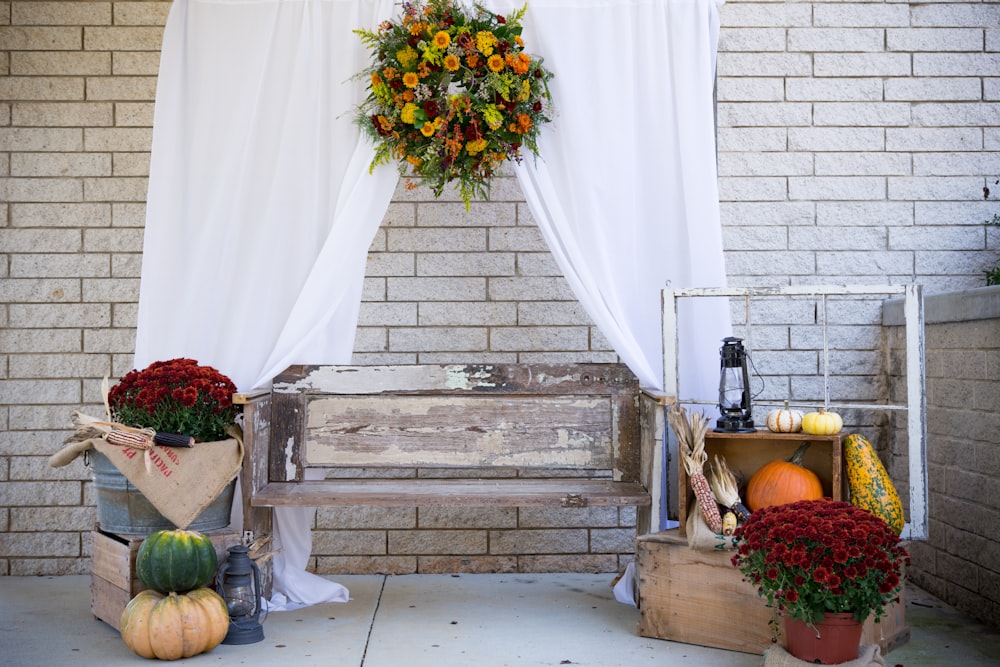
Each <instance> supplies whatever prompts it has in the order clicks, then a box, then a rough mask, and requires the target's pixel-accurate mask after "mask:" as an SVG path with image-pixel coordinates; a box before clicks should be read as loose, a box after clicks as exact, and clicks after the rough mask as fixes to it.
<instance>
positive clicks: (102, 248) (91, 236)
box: [83, 227, 143, 252]
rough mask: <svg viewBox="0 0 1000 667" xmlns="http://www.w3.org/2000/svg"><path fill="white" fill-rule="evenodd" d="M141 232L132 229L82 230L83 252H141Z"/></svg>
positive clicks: (140, 230)
mask: <svg viewBox="0 0 1000 667" xmlns="http://www.w3.org/2000/svg"><path fill="white" fill-rule="evenodd" d="M142 238H143V230H142V229H135V228H132V227H126V228H118V227H112V228H100V229H85V230H83V250H84V252H142Z"/></svg>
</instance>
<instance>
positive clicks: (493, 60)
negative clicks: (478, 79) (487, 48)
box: [486, 54, 503, 72]
mask: <svg viewBox="0 0 1000 667" xmlns="http://www.w3.org/2000/svg"><path fill="white" fill-rule="evenodd" d="M486 66H487V67H489V68H490V70H492V71H494V72H499V71H500V70H502V69H503V58H502V57H500V56H499V55H497V54H493V55H492V56H490V58H489V60H487V61H486Z"/></svg>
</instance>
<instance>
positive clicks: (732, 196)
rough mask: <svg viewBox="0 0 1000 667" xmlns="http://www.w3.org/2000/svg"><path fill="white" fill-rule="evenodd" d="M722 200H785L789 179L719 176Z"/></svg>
mask: <svg viewBox="0 0 1000 667" xmlns="http://www.w3.org/2000/svg"><path fill="white" fill-rule="evenodd" d="M719 198H720V201H730V202H737V201H738V202H744V201H784V200H786V199H787V198H788V181H787V179H785V178H782V177H778V176H750V177H733V176H721V177H719Z"/></svg>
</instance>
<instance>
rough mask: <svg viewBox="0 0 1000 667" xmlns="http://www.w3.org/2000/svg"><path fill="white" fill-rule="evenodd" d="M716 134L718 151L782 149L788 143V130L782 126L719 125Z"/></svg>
mask: <svg viewBox="0 0 1000 667" xmlns="http://www.w3.org/2000/svg"><path fill="white" fill-rule="evenodd" d="M716 134H717V139H716V142H717V144H718V147H719V151H720V153H725V152H733V151H783V150H785V147H786V145H787V143H788V130H786V129H785V128H783V127H736V128H725V127H720V128H719V129H718V131H717V133H716Z"/></svg>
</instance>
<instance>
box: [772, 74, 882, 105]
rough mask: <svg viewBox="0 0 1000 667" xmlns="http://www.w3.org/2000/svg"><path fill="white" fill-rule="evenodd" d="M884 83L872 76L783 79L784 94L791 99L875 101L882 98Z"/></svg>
mask: <svg viewBox="0 0 1000 667" xmlns="http://www.w3.org/2000/svg"><path fill="white" fill-rule="evenodd" d="M889 81H892V79H890V80H889ZM884 85H887V82H883V80H882V79H879V78H874V77H868V78H854V77H843V78H823V79H813V78H810V77H804V76H803V77H789V78H787V79H785V95H786V97H787V98H788V99H789V100H793V101H805V100H814V101H824V102H877V101H880V100H881V99H882V88H883V86H884Z"/></svg>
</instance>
